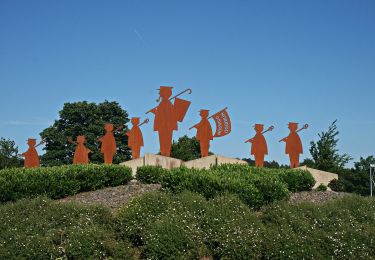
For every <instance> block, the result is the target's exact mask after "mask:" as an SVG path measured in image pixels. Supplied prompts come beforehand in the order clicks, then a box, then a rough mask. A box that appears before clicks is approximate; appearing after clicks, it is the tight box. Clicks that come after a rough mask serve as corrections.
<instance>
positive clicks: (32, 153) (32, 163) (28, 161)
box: [21, 138, 44, 168]
mask: <svg viewBox="0 0 375 260" xmlns="http://www.w3.org/2000/svg"><path fill="white" fill-rule="evenodd" d="M27 144H28V145H29V148H28V149H27V151H26V152H24V153H22V154H21V156H23V157H25V161H24V167H25V168H36V167H39V166H40V162H39V156H38V152H37V151H36V149H35V148H36V147H38V146H40V145H42V144H44V140H41V141H40V143H39V144H36V139H34V138H29V139H28V140H27Z"/></svg>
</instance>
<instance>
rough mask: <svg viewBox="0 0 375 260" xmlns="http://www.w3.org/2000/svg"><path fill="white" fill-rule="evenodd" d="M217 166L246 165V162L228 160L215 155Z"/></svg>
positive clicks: (233, 159)
mask: <svg viewBox="0 0 375 260" xmlns="http://www.w3.org/2000/svg"><path fill="white" fill-rule="evenodd" d="M216 158H217V165H222V164H247V162H245V161H243V160H240V159H235V158H229V157H224V156H220V155H217V156H216Z"/></svg>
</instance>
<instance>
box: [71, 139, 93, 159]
mask: <svg viewBox="0 0 375 260" xmlns="http://www.w3.org/2000/svg"><path fill="white" fill-rule="evenodd" d="M68 141H69V142H70V143H73V144H76V145H77V147H76V150H75V152H74V157H73V164H87V163H89V153H91V150H90V149H88V148H86V146H85V142H86V138H85V136H84V135H79V136H77V142H74V141H72V139H71V138H68Z"/></svg>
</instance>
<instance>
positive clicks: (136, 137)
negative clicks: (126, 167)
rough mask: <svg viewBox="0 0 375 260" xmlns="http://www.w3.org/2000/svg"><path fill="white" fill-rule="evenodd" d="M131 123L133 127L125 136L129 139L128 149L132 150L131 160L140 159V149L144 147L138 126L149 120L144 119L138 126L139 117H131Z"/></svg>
mask: <svg viewBox="0 0 375 260" xmlns="http://www.w3.org/2000/svg"><path fill="white" fill-rule="evenodd" d="M131 122H132V125H133V127H132V129H130V131H129V132H127V133H126V135H127V136H128V137H129V139H128V147H130V148H131V149H132V158H133V159H137V158H139V157H141V147H142V146H143V145H144V143H143V135H142V132H141V129H140V126H141V125H143V124H147V123H148V122H149V120H148V119H146V120H145V121H144V122H143V123H142V124H139V122H140V121H139V117H133V118H132V120H131Z"/></svg>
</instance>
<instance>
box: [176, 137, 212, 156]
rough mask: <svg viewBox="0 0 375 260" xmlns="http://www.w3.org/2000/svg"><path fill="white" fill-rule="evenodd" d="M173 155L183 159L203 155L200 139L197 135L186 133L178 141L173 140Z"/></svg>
mask: <svg viewBox="0 0 375 260" xmlns="http://www.w3.org/2000/svg"><path fill="white" fill-rule="evenodd" d="M210 154H212V153H210ZM171 157H173V158H176V159H180V160H183V161H190V160H194V159H198V158H200V157H201V151H200V145H199V141H198V140H197V138H195V137H192V138H190V137H188V136H187V135H184V136H183V137H180V138H179V139H178V141H177V142H176V141H173V144H172V151H171Z"/></svg>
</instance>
